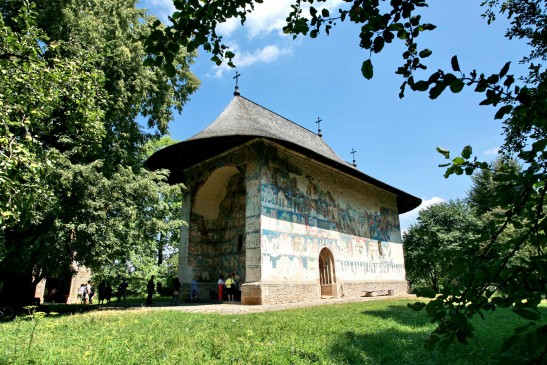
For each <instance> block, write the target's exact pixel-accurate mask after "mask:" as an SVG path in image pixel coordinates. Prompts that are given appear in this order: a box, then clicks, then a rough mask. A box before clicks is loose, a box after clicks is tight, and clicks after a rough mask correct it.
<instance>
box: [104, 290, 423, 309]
mask: <svg viewBox="0 0 547 365" xmlns="http://www.w3.org/2000/svg"><path fill="white" fill-rule="evenodd" d="M385 299H408V300H413V299H416V296H415V295H410V294H407V295H395V296H379V297H358V298H337V299H320V300H315V301H312V302H299V303H286V304H266V305H242V304H241V303H239V302H222V303H218V302H205V303H185V304H181V305H176V306H173V305H169V303H157V304H154V305H152V306H144V305H141V304H136V305H134V306H109V307H106V306H105V307H102V308H101V309H102V310H120V309H124V310H147V311H149V310H177V311H185V312H196V313H221V314H247V313H262V312H268V311H280V310H285V309H292V308H305V307H313V306H318V305H333V304H340V303H351V302H368V301H372V300H385Z"/></svg>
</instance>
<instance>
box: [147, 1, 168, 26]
mask: <svg viewBox="0 0 547 365" xmlns="http://www.w3.org/2000/svg"><path fill="white" fill-rule="evenodd" d="M139 6H141V7H143V8H145V9H148V10H149V12H150V13H152V14H154V15H155V16H157V17H158V18H159V19H160V20H161V21H162V22H163V23H166V24H167V23H168V22H169V20H168V19H167V17H168V16H171V15H172V14H173V12H174V11H175V10H176V8H175V5H173V0H141V1H140V3H139Z"/></svg>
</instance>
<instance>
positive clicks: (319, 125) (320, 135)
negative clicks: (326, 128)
mask: <svg viewBox="0 0 547 365" xmlns="http://www.w3.org/2000/svg"><path fill="white" fill-rule="evenodd" d="M322 121H323V119H320V118H319V117H317V122H315V123H317V135H318V136H319V137H323V135H322V134H321V122H322Z"/></svg>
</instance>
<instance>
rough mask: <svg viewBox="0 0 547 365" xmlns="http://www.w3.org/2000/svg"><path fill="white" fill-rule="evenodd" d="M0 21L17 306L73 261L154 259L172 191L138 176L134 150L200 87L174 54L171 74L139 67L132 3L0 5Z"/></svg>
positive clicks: (1, 160)
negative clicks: (133, 255)
mask: <svg viewBox="0 0 547 365" xmlns="http://www.w3.org/2000/svg"><path fill="white" fill-rule="evenodd" d="M0 13H1V14H2V16H1V17H0V18H1V23H0V31H1V32H2V36H3V37H2V38H1V39H0V78H1V80H0V81H1V82H0V105H1V106H2V107H1V108H0V117H1V118H0V123H1V127H2V132H1V135H0V141H1V144H0V166H2V169H1V171H0V179H1V181H2V193H1V194H0V204H1V206H0V216H1V222H0V227H1V231H0V281H5V286H4V290H3V293H2V295H3V297H4V299H11V300H13V301H14V303H13V304H15V305H21V304H26V303H28V302H29V301H30V300H31V299H32V294H33V285H36V284H37V283H38V282H39V281H40V280H41V279H42V278H47V277H55V276H56V275H58V274H59V273H61V272H63V271H66V270H69V269H70V267H71V264H72V263H74V262H76V263H77V264H79V265H85V266H87V267H89V268H91V269H97V268H100V267H101V266H103V265H107V264H109V263H111V262H112V261H113V260H115V259H119V260H125V259H126V258H127V256H128V254H129V252H130V249H134V250H136V249H135V247H140V248H141V250H142V251H143V252H145V251H146V250H147V248H148V247H150V245H152V247H153V251H154V253H155V252H156V250H157V243H156V239H155V238H156V237H157V235H158V234H159V232H161V230H162V229H165V227H161V226H160V225H159V224H158V222H157V220H156V214H166V213H165V212H166V210H168V209H175V210H174V211H173V214H175V212H176V209H177V207H176V206H175V207H173V206H167V207H166V206H165V203H164V201H163V197H165V196H170V197H174V196H176V195H177V194H180V186H169V185H168V184H167V182H166V179H167V177H166V172H165V171H164V172H158V173H151V172H148V171H146V170H144V169H143V168H142V147H143V145H144V143H145V142H146V141H148V140H150V139H152V138H155V137H156V136H159V135H161V134H164V133H166V132H167V123H168V121H169V120H170V119H171V117H172V112H173V111H172V110H173V109H175V110H179V111H180V110H181V108H182V106H183V105H184V103H185V102H186V101H187V100H188V96H189V95H190V94H191V93H192V92H193V91H194V90H195V89H196V88H197V86H198V81H197V79H196V78H195V76H194V75H192V74H191V72H190V71H189V68H188V67H189V63H191V61H192V57H193V55H192V54H190V53H187V52H186V51H185V50H182V49H181V50H180V51H179V52H176V53H175V54H174V55H173V57H174V58H173V64H174V68H175V72H174V73H170V74H169V75H168V74H167V73H166V72H164V70H163V69H161V68H154V67H149V66H146V65H144V64H143V60H144V59H145V58H146V56H147V54H146V52H145V51H144V45H143V40H144V38H145V37H147V36H148V35H149V27H148V25H147V24H148V23H149V22H150V23H151V22H154V21H155V18H151V17H149V16H147V15H146V13H145V11H144V10H140V9H137V8H135V2H134V1H130V0H124V1H117V0H116V1H114V0H92V1H86V2H80V1H70V0H69V1H64V0H58V1H40V0H37V1H0ZM139 115H141V116H143V117H145V120H146V121H147V127H148V130H147V131H145V130H144V129H143V127H141V126H140V125H139V123H138V122H137V116H139ZM173 199H174V198H173ZM170 223H172V224H173V225H178V226H179V227H180V225H181V224H182V222H181V221H180V220H177V219H173V220H172V221H171V222H170Z"/></svg>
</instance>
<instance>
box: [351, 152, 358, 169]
mask: <svg viewBox="0 0 547 365" xmlns="http://www.w3.org/2000/svg"><path fill="white" fill-rule="evenodd" d="M350 153H351V154H352V155H353V163H352V165H353V167H357V163H356V162H355V153H357V151H355V149H353V148H352V149H351V152H350Z"/></svg>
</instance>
